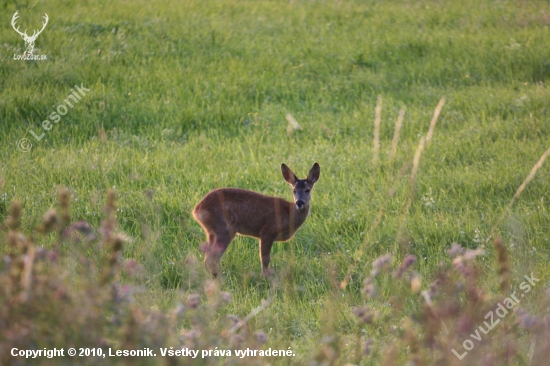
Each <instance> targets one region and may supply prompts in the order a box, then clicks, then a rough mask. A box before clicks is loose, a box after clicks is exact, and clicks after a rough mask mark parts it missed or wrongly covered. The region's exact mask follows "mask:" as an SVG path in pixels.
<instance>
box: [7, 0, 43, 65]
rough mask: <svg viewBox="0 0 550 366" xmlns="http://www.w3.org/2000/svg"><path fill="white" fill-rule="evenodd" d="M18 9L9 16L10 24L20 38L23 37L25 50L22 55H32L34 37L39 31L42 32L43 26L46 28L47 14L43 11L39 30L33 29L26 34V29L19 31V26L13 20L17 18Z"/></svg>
mask: <svg viewBox="0 0 550 366" xmlns="http://www.w3.org/2000/svg"><path fill="white" fill-rule="evenodd" d="M18 13H19V10H18V11H16V12H15V14H13V17H12V18H11V26H12V27H13V29H14V30H15V31H16V32H17V33H19V35H20V36H21V38H23V40H24V41H25V47H26V49H25V52H24V53H23V55H32V53H33V51H34V42H35V41H36V38H37V37H38V35H39V34H40V33H42V31H43V30H44V28H46V25H47V24H48V20H49V18H48V14H46V13H44V20H45V21H44V22H43V23H42V29H40V30H34V32H33V33H32V36H29V35H27V30H26V29H25V32H21V31H20V30H19V27H15V21H16V20H17V18H19V15H18Z"/></svg>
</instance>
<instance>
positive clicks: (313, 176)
mask: <svg viewBox="0 0 550 366" xmlns="http://www.w3.org/2000/svg"><path fill="white" fill-rule="evenodd" d="M320 175H321V167H320V166H319V164H317V163H315V164H313V166H312V167H311V170H310V171H309V174H308V175H307V180H308V181H309V182H310V183H312V184H315V182H317V181H318V180H319V176H320Z"/></svg>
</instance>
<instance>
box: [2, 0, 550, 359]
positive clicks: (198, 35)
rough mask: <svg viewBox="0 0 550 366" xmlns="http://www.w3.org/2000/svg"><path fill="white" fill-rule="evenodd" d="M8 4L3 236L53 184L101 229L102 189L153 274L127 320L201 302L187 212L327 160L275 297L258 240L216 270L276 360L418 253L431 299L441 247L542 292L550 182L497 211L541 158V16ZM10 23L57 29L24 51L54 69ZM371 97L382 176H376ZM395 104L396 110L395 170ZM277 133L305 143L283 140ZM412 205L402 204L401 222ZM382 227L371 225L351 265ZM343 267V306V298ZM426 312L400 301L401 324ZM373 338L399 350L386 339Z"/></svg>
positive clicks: (544, 174) (473, 7)
mask: <svg viewBox="0 0 550 366" xmlns="http://www.w3.org/2000/svg"><path fill="white" fill-rule="evenodd" d="M2 6H3V10H2V13H1V15H0V23H1V24H3V26H2V27H1V28H0V37H1V38H2V45H0V60H1V61H0V123H1V126H2V134H1V135H0V157H1V158H0V195H2V200H1V201H0V217H1V218H4V217H5V216H6V215H7V207H8V206H9V202H11V201H12V200H14V199H18V200H20V201H21V202H22V204H23V209H24V211H23V224H24V227H26V228H31V227H34V226H35V225H36V224H37V223H38V221H37V220H38V219H39V218H40V215H42V214H43V212H45V211H46V210H47V209H48V208H49V207H51V206H53V205H54V202H55V200H56V196H57V190H58V187H61V186H63V187H68V188H69V190H70V193H71V197H72V199H73V201H74V202H73V203H72V209H71V217H72V218H73V219H74V220H86V221H88V222H90V223H93V224H94V226H96V225H97V224H98V223H99V222H100V218H101V207H102V205H103V201H104V195H105V190H106V189H107V188H109V187H115V189H116V192H117V196H118V200H119V201H118V205H119V206H118V207H119V208H118V211H117V219H118V221H119V223H120V226H121V230H122V231H124V232H126V233H127V234H128V235H129V236H130V237H131V238H132V241H131V243H130V244H128V245H127V246H126V247H125V251H124V255H125V256H126V257H129V258H130V257H132V258H136V259H137V260H138V261H140V262H141V263H143V264H144V266H145V269H146V270H147V271H148V273H149V277H148V280H147V282H146V289H147V291H146V292H145V293H144V294H142V295H140V296H139V297H138V301H140V302H142V303H144V304H148V305H151V306H158V307H160V308H164V307H168V306H169V305H170V304H172V302H173V300H174V299H175V298H177V297H178V296H179V291H188V290H189V291H194V290H196V288H197V286H198V283H200V280H196V281H189V279H188V278H187V276H186V274H187V268H186V265H185V261H186V259H187V258H188V257H189V256H195V257H197V258H202V253H200V251H199V249H198V248H199V245H200V243H201V242H203V241H204V234H203V232H202V229H201V228H200V227H199V225H198V224H197V223H196V222H195V221H194V220H193V219H192V217H191V214H190V213H191V210H192V208H193V206H194V205H195V204H196V203H197V202H198V201H199V200H200V199H201V198H202V197H203V196H204V195H205V194H206V193H207V192H208V191H209V190H211V189H213V188H217V187H225V186H231V187H241V188H247V189H251V190H255V191H258V192H262V193H264V194H269V195H278V196H283V197H286V198H287V199H290V198H291V192H290V189H289V188H288V187H287V184H286V183H285V182H284V180H283V179H282V176H281V174H280V169H279V166H280V164H281V163H282V162H285V163H286V164H288V165H289V166H290V167H291V168H292V169H293V170H294V171H295V172H296V173H297V174H298V175H299V176H300V177H303V176H305V174H306V173H307V171H308V169H309V168H310V167H311V165H312V163H313V162H314V161H318V162H319V164H320V166H321V178H320V180H319V182H318V183H317V185H316V187H315V190H314V195H313V202H312V211H311V214H310V217H309V218H308V219H307V221H306V223H305V224H304V226H303V227H302V228H301V229H300V231H299V232H298V233H297V235H296V237H295V238H294V239H292V241H290V242H288V243H278V244H275V245H274V249H273V254H272V264H273V266H274V267H275V269H276V272H277V276H276V279H275V281H274V282H269V281H267V280H265V279H264V278H262V277H261V276H259V273H260V261H259V258H258V244H257V241H256V240H253V239H250V238H242V237H238V238H237V239H235V240H234V242H232V243H231V245H230V247H229V249H228V251H227V252H226V254H225V255H224V257H223V259H222V263H221V266H222V270H223V272H224V275H223V277H222V279H221V286H222V288H223V289H224V290H227V291H230V292H232V293H233V300H234V301H233V303H232V304H231V305H229V308H227V309H226V310H225V311H227V312H228V313H235V314H238V315H239V316H245V315H246V314H248V313H249V312H250V311H251V310H252V309H253V308H255V307H256V306H258V304H259V303H260V301H261V299H265V298H268V297H270V296H274V300H273V303H272V304H271V305H270V306H269V307H268V308H266V309H265V310H264V311H262V312H261V313H260V314H259V315H258V316H256V317H255V318H253V320H251V322H250V323H251V325H252V327H253V328H254V329H263V330H264V331H266V333H268V336H269V338H270V343H269V344H270V345H273V346H276V347H281V348H285V349H286V347H288V346H292V347H293V349H294V350H296V353H297V354H298V355H299V357H301V358H302V359H304V358H305V357H309V356H310V355H311V354H313V353H314V352H315V349H316V348H315V347H316V346H317V345H318V343H319V341H320V339H322V337H323V335H324V334H338V335H339V336H340V337H341V338H343V339H347V337H349V338H353V337H355V336H354V334H356V332H357V327H356V326H355V325H354V324H355V323H354V322H355V320H354V316H353V314H352V313H351V312H350V309H351V308H352V307H353V306H355V305H358V304H362V303H364V300H363V298H362V296H361V294H360V292H359V290H360V288H361V281H362V279H363V278H364V277H366V276H367V275H368V273H369V272H370V264H371V262H372V260H373V259H375V258H376V257H378V256H379V255H381V254H384V253H387V252H392V253H393V254H394V255H395V256H396V257H397V258H399V259H402V258H403V257H405V256H406V255H407V254H414V255H416V256H417V257H418V258H419V261H418V264H417V266H416V269H417V270H418V271H419V273H420V274H421V276H422V278H423V288H424V287H426V286H427V284H429V283H430V282H431V281H432V280H433V278H434V275H435V271H436V269H437V268H438V265H439V263H440V262H441V261H448V259H447V256H446V254H445V252H446V250H447V249H448V248H449V247H450V245H451V243H453V242H458V243H459V244H461V245H463V246H465V247H468V248H476V247H479V246H481V245H485V244H487V239H488V238H489V237H490V235H492V234H494V233H498V234H499V235H502V236H503V237H504V238H505V241H506V243H507V245H508V248H509V250H510V253H511V257H512V258H513V265H514V266H513V268H514V271H515V272H514V275H513V278H514V276H515V277H517V278H521V277H523V275H524V274H528V273H531V272H533V273H536V274H538V276H539V278H542V279H544V281H545V282H546V283H548V279H549V278H550V267H549V266H548V260H549V255H550V251H549V249H548V248H549V242H548V240H549V239H548V236H549V234H548V227H549V225H550V217H549V212H548V210H549V206H548V200H549V199H550V197H549V195H548V192H549V191H550V183H549V182H550V173H549V172H550V169H549V168H548V166H547V165H544V166H543V167H542V169H540V170H539V171H538V173H537V175H536V177H535V179H534V180H533V181H532V182H531V183H530V184H529V185H528V186H527V189H526V190H525V191H524V192H523V193H522V194H521V196H520V198H519V199H518V200H517V201H516V203H515V205H514V206H513V207H512V208H511V210H509V211H506V207H507V205H508V203H509V202H510V200H511V199H512V197H513V195H514V193H515V192H516V189H517V188H518V187H519V185H520V184H521V183H522V182H523V180H524V179H525V177H526V176H527V175H528V173H529V171H530V169H531V167H532V166H533V165H534V164H535V162H536V161H537V160H538V158H539V157H540V156H541V155H542V154H543V153H544V151H545V150H546V149H547V148H548V147H549V146H550V145H549V136H550V124H549V123H548V119H549V115H550V109H549V104H548V98H549V96H550V92H549V89H548V86H547V81H548V78H549V77H550V47H549V46H550V45H549V41H548V40H549V36H550V33H549V25H550V9H549V7H548V4H547V2H545V1H522V2H517V1H494V2H493V1H470V0H467V1H460V2H455V1H439V2H431V1H430V2H429V1H404V0H403V1H394V2H377V1H359V0H357V1H341V2H332V1H294V2H292V1H291V2H288V1H239V2H234V1H225V0H216V1H185V2H181V3H180V2H170V1H156V0H154V1H132V2H108V1H99V2H77V1H64V2H61V1H49V2H48V3H47V4H46V3H44V2H36V3H32V2H28V1H22V2H4V3H3V4H2ZM16 10H19V12H20V14H21V17H20V19H19V22H20V24H24V25H23V26H22V28H29V29H30V28H32V25H31V24H40V23H39V22H40V17H41V16H42V14H43V13H44V12H46V13H48V15H49V16H50V23H49V24H48V26H47V28H46V30H45V31H44V32H43V33H42V34H41V35H40V36H39V37H38V39H37V41H36V47H37V50H36V51H35V53H36V54H47V56H48V61H37V62H22V61H15V60H13V54H14V53H17V54H20V53H22V52H23V50H24V48H23V47H24V42H23V41H22V40H21V38H20V37H19V36H18V35H17V34H16V33H15V32H14V31H13V29H11V27H10V26H9V23H10V19H11V16H12V15H13V13H14V12H15V11H16ZM25 22H27V23H25ZM75 84H76V85H80V84H83V85H84V86H85V87H87V88H89V89H90V92H89V93H88V94H86V95H85V96H84V97H83V98H82V100H81V102H80V103H78V104H76V105H75V107H74V108H73V109H70V110H69V112H68V113H67V114H66V115H65V116H63V117H62V118H61V120H60V122H59V123H57V124H54V125H53V127H52V128H51V130H49V131H47V132H46V136H45V138H43V139H42V140H41V141H36V140H35V138H34V137H32V135H31V134H30V133H29V131H30V130H33V131H34V132H35V133H37V134H40V133H41V132H42V128H41V127H40V126H41V123H42V121H43V120H44V119H46V118H47V116H48V115H49V114H50V113H51V112H52V111H53V110H54V108H55V107H56V106H57V105H59V104H61V103H62V102H63V100H64V99H65V98H66V97H67V95H68V94H69V93H70V90H71V88H72V87H73V86H74V85H75ZM378 95H382V97H383V109H382V125H381V150H380V153H381V159H380V160H381V161H380V165H379V166H373V165H372V164H371V161H372V157H373V154H372V133H373V119H374V107H375V104H376V99H377V97H378ZM442 96H446V98H447V103H446V104H445V106H444V108H443V111H442V113H441V116H440V118H439V121H438V124H437V127H436V129H435V134H434V138H433V139H432V141H431V144H430V145H429V146H428V147H427V149H426V150H425V151H424V152H423V155H422V157H421V161H420V170H419V173H418V176H417V181H416V186H415V188H414V190H413V192H412V193H411V192H410V186H409V181H408V172H409V171H407V174H405V175H404V176H403V177H402V178H399V179H396V177H397V173H398V172H399V170H400V169H401V168H402V167H403V166H404V165H405V164H407V163H411V162H412V159H413V155H414V152H415V150H416V148H417V145H418V142H419V139H420V136H422V135H425V134H426V132H427V130H428V126H429V122H430V119H431V117H432V114H433V110H434V108H435V106H436V105H437V103H438V101H439V99H440V98H441V97H442ZM402 106H406V107H407V112H406V115H405V121H404V125H403V128H402V130H401V139H400V144H399V147H398V152H397V157H396V159H395V161H394V162H393V163H391V164H390V163H389V162H388V158H387V155H388V153H389V149H390V143H391V140H392V137H393V128H394V122H395V120H396V118H397V114H398V111H399V109H400V108H401V107H402ZM286 113H291V114H292V115H293V116H294V117H295V118H296V119H297V120H298V122H299V123H300V124H301V125H302V127H303V131H297V132H296V133H294V134H293V135H292V136H288V135H287V133H286V125H287V122H286V121H285V114H286ZM23 137H27V138H29V139H30V140H31V142H32V144H33V147H32V150H31V151H30V152H27V153H23V152H21V151H19V150H18V149H17V147H16V142H17V141H18V140H19V139H21V138H23ZM546 164H548V162H547V163H546ZM390 182H393V183H390ZM392 185H393V187H394V189H395V194H394V195H392V196H391V197H389V196H388V194H387V192H388V190H389V189H390V188H391V186H392ZM410 194H412V195H413V201H412V206H411V207H410V209H409V210H408V211H406V212H403V207H404V205H405V202H406V200H407V199H408V197H409V195H410ZM380 207H385V210H384V212H383V213H384V215H383V218H382V222H381V224H380V225H379V226H378V228H377V229H376V230H375V231H374V232H373V233H372V235H371V236H370V237H369V238H368V241H367V242H366V243H365V247H364V251H363V253H362V254H361V255H360V256H359V255H358V254H357V251H358V249H359V248H360V247H361V245H362V243H363V241H364V239H365V235H366V233H367V232H368V231H369V228H370V227H371V224H372V222H373V220H374V219H375V217H376V214H377V212H378V211H379V209H380ZM501 215H504V220H503V221H501V222H500V223H498V222H497V220H498V219H499V217H501ZM402 223H404V230H403V233H402V235H401V236H400V237H398V235H397V234H398V232H399V227H400V225H401V224H402ZM497 224H498V225H497ZM493 230H494V232H493ZM39 244H41V245H45V246H48V245H50V243H48V242H47V241H45V242H41V243H39ZM486 250H487V253H486V255H485V256H483V257H482V258H481V262H482V264H483V268H484V270H485V271H486V272H487V273H489V272H493V271H494V266H493V264H494V260H495V259H494V253H493V249H492V248H490V246H487V247H486ZM0 251H2V250H1V249H0ZM354 260H358V266H357V267H356V268H355V270H354V272H353V276H352V278H353V280H352V282H351V284H350V286H348V287H347V288H346V290H339V289H337V288H336V286H335V285H337V284H339V283H340V281H341V280H342V279H343V278H344V277H345V276H346V275H347V274H348V271H349V269H350V265H351V263H352V262H353V261H354ZM206 277H207V276H206V274H205V273H202V272H201V274H200V279H204V278H206ZM178 285H179V286H180V287H179V289H175V288H176V287H177V286H178ZM489 286H494V284H489ZM390 295H391V294H382V296H383V297H384V298H385V297H388V296H390ZM419 303H420V299H418V298H417V297H416V296H413V295H411V297H410V302H409V303H408V306H409V307H410V308H409V309H405V310H404V314H406V313H407V312H408V311H410V310H411V309H413V308H415V307H418V306H420V305H419ZM224 314H225V313H224ZM224 314H219V317H221V316H223V315H224ZM216 320H217V318H215V319H212V321H216ZM371 336H372V335H371ZM375 336H377V337H380V339H383V340H387V341H388V342H391V335H389V333H388V331H387V329H385V328H383V327H381V328H379V329H378V331H377V334H375Z"/></svg>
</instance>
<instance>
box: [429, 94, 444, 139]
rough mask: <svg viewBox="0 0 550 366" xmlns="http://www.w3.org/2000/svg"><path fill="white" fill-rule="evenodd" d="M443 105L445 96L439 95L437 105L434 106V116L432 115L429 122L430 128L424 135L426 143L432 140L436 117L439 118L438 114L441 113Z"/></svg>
mask: <svg viewBox="0 0 550 366" xmlns="http://www.w3.org/2000/svg"><path fill="white" fill-rule="evenodd" d="M444 105H445V97H441V100H440V101H439V103H437V107H435V111H434V116H433V117H432V121H431V122H430V128H429V130H428V134H427V135H426V143H428V144H429V143H430V141H431V140H432V136H433V134H434V130H435V125H436V123H437V119H438V118H439V114H440V113H441V109H443V106H444Z"/></svg>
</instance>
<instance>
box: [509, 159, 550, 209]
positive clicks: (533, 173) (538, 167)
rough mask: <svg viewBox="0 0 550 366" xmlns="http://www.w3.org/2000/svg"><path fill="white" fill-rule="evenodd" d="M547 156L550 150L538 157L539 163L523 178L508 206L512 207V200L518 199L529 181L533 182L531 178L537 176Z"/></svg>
mask: <svg viewBox="0 0 550 366" xmlns="http://www.w3.org/2000/svg"><path fill="white" fill-rule="evenodd" d="M548 155H550V148H549V149H548V150H546V151H545V152H544V154H542V156H541V157H540V159H539V161H537V163H536V164H535V165H534V166H533V168H532V169H531V172H530V173H529V175H528V176H527V178H525V180H524V181H523V183H521V185H520V186H519V188H518V190H517V191H516V194H514V197H512V201H511V202H510V205H512V203H513V202H514V200H515V199H516V198H518V197H519V195H520V194H521V192H523V190H524V189H525V187H526V186H527V184H529V182H530V181H532V180H533V178H534V177H535V174H537V171H538V170H539V169H540V168H541V167H542V164H543V163H544V161H545V160H546V158H547V157H548Z"/></svg>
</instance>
